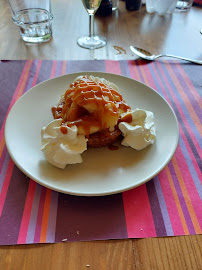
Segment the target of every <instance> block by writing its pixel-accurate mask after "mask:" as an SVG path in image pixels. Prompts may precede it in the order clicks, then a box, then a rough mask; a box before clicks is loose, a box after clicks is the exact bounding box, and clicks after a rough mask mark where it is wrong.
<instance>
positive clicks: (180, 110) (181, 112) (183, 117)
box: [157, 63, 202, 158]
mask: <svg viewBox="0 0 202 270" xmlns="http://www.w3.org/2000/svg"><path fill="white" fill-rule="evenodd" d="M157 65H158V67H159V70H160V71H161V74H162V76H163V78H164V81H165V84H166V86H167V89H168V90H169V92H170V95H171V96H172V99H173V101H174V103H175V105H176V107H177V108H178V111H179V114H180V116H181V118H182V121H183V123H184V125H185V127H186V129H187V131H188V132H189V135H190V137H191V139H192V141H193V143H194V145H195V147H196V149H200V145H199V143H198V141H197V139H196V137H195V134H194V133H193V131H192V129H191V127H190V125H189V123H188V122H187V119H186V116H185V115H184V111H183V110H182V108H181V106H180V103H179V101H178V99H177V98H176V97H175V94H174V92H173V90H172V88H171V86H170V84H169V81H168V79H167V77H166V75H165V74H164V72H163V70H162V67H161V65H160V64H159V63H158V64H157ZM165 68H166V66H165ZM170 76H171V79H172V80H173V82H174V81H175V80H174V79H173V78H172V75H171V74H170ZM176 89H177V88H176ZM199 155H200V153H199ZM201 158H202V156H201Z"/></svg>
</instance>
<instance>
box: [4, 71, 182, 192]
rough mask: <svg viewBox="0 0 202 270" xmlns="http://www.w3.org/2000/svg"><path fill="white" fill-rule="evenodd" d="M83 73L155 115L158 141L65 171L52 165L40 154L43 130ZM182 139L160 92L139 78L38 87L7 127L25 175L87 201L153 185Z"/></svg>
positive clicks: (92, 156)
mask: <svg viewBox="0 0 202 270" xmlns="http://www.w3.org/2000/svg"><path fill="white" fill-rule="evenodd" d="M81 74H89V75H90V74H92V75H93V76H98V77H103V78H105V79H107V80H109V81H111V82H114V83H116V85H117V86H118V87H119V89H120V93H121V94H122V95H123V97H124V99H125V100H126V102H127V103H128V104H129V105H130V106H131V107H132V108H133V109H135V108H141V109H145V110H148V111H152V112H153V113H154V116H155V125H156V133H157V138H156V142H155V143H154V144H153V145H151V146H149V147H147V148H146V149H144V150H142V151H140V152H138V151H135V150H133V149H131V148H130V147H124V146H121V145H120V146H119V149H118V150H116V151H112V150H109V149H108V148H100V149H95V148H94V149H88V150H87V151H85V152H84V153H83V154H82V157H83V163H81V164H75V165H67V167H66V168H65V169H64V170H62V169H58V168H56V167H54V166H52V165H51V164H49V163H48V162H47V161H46V160H45V157H44V153H43V152H41V151H40V143H41V128H42V127H43V126H46V125H47V124H48V123H49V122H50V121H51V120H53V117H52V113H51V107H52V106H53V105H56V104H57V103H58V101H59V99H60V96H61V94H63V93H64V92H65V91H66V89H67V88H68V86H69V84H70V83H71V82H72V81H73V80H74V79H75V78H76V77H77V76H79V75H81ZM178 138H179V127H178V123H177V119H176V116H175V113H174V112H173V110H172V108H171V107H170V105H169V104H168V103H167V102H166V101H165V100H164V99H163V98H162V97H161V96H160V95H159V94H158V93H157V92H156V91H154V90H153V89H151V88H150V87H148V86H146V85H144V84H142V83H140V82H138V81H135V80H133V79H130V78H127V77H123V76H119V75H115V74H109V73H100V72H80V73H74V74H68V75H65V76H60V77H57V78H54V79H51V80H48V81H45V82H43V83H41V84H38V85H37V86H35V87H33V88H32V89H30V90H29V91H28V92H27V93H26V94H24V95H23V96H22V97H21V98H20V99H19V100H18V101H17V102H16V103H15V105H14V106H13V108H12V109H11V111H10V113H9V115H8V118H7V121H6V126H5V140H6V146H7V149H8V152H9V154H10V156H11V158H12V159H13V161H14V163H15V164H16V165H17V166H18V167H19V169H20V170H21V171H23V172H24V173H25V174H26V175H27V176H29V177H30V178H32V179H33V180H35V181H36V182H38V183H39V184H41V185H43V186H45V187H48V188H50V189H53V190H56V191H59V192H63V193H68V194H74V195H81V196H98V195H108V194H114V193H119V192H122V191H125V190H129V189H132V188H134V187H137V186H139V185H141V184H143V183H145V182H147V181H149V180H150V179H151V178H153V177H154V176H155V175H157V174H158V173H159V172H160V171H161V170H162V169H163V168H164V167H165V166H166V165H167V164H168V162H169V161H170V159H171V158H172V156H173V154H174V152H175V150H176V147H177V144H178Z"/></svg>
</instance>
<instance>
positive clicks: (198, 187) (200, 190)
mask: <svg viewBox="0 0 202 270" xmlns="http://www.w3.org/2000/svg"><path fill="white" fill-rule="evenodd" d="M179 145H180V147H181V150H182V153H183V155H184V158H185V161H186V163H187V166H188V168H189V171H190V174H191V176H192V180H193V182H194V184H195V187H196V192H198V194H199V196H200V198H201V200H202V187H201V182H200V179H199V177H198V174H197V172H196V170H195V168H194V165H193V161H192V159H191V157H190V155H189V152H188V150H187V148H186V146H185V144H184V141H183V140H182V138H181V137H180V138H179Z"/></svg>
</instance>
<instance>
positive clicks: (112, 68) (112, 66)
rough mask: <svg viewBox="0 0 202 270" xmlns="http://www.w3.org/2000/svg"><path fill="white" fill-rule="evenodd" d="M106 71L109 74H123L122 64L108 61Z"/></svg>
mask: <svg viewBox="0 0 202 270" xmlns="http://www.w3.org/2000/svg"><path fill="white" fill-rule="evenodd" d="M105 69H106V72H108V73H115V74H119V75H120V74H121V68H120V63H119V62H118V61H111V60H106V61H105Z"/></svg>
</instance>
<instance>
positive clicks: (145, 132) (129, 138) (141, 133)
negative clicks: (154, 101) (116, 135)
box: [119, 109, 156, 150]
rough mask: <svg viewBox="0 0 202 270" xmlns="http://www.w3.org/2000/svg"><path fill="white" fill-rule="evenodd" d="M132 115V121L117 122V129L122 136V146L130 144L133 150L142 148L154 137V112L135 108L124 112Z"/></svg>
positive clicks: (151, 141)
mask: <svg viewBox="0 0 202 270" xmlns="http://www.w3.org/2000/svg"><path fill="white" fill-rule="evenodd" d="M129 113H130V114H131V115H132V122H131V123H127V122H121V123H119V129H120V130H121V132H122V135H123V136H124V139H123V141H122V142H121V144H122V145H124V146H130V147H132V148H134V149H135V150H142V149H144V148H145V147H147V146H148V145H150V144H153V143H154V141H155V139H156V131H155V126H154V114H153V113H152V112H149V111H145V110H142V109H136V110H133V111H131V112H127V113H125V115H126V114H129Z"/></svg>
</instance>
